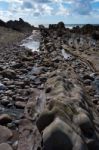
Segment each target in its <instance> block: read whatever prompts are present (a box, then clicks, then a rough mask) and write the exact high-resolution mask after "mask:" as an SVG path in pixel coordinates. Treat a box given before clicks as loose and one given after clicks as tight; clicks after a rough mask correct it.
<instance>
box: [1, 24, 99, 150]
mask: <svg viewBox="0 0 99 150" xmlns="http://www.w3.org/2000/svg"><path fill="white" fill-rule="evenodd" d="M57 26H58V27H57V28H56V27H55V28H53V27H51V28H49V29H47V28H44V27H41V28H40V35H39V36H40V38H39V39H40V47H39V51H31V50H29V49H27V48H25V47H20V42H19V41H20V40H19V39H21V40H22V39H24V38H25V37H26V35H27V34H24V33H19V32H16V31H13V30H7V28H4V30H3V34H2V29H3V28H1V30H0V34H1V37H0V44H1V47H0V131H1V133H2V134H1V135H0V150H3V149H4V150H6V149H9V150H98V149H99V65H98V64H99V59H97V58H99V51H98V50H99V40H98V39H97V40H95V39H93V38H92V36H91V33H90V34H81V33H80V34H79V32H77V33H74V31H73V30H69V29H65V28H64V24H63V23H59V24H58V25H57ZM5 31H6V32H5ZM94 32H96V30H94ZM97 32H98V30H97ZM34 33H36V32H33V34H34ZM8 35H9V36H8ZM7 37H8V38H7ZM15 37H16V38H15ZM3 39H6V40H5V41H4V40H3ZM34 40H36V39H34ZM6 43H7V44H6Z"/></svg>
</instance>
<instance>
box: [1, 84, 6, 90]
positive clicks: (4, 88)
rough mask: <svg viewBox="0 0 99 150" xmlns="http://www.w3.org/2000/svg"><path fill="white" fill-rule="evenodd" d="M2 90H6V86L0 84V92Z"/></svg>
mask: <svg viewBox="0 0 99 150" xmlns="http://www.w3.org/2000/svg"><path fill="white" fill-rule="evenodd" d="M2 90H6V86H5V85H4V84H2V83H0V91H2Z"/></svg>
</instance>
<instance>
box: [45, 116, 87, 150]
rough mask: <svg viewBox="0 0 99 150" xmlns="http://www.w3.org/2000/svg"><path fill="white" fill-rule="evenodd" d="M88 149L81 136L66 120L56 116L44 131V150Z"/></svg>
mask: <svg viewBox="0 0 99 150" xmlns="http://www.w3.org/2000/svg"><path fill="white" fill-rule="evenodd" d="M60 149H61V150H78V149H79V150H87V147H86V144H85V143H84V142H83V140H82V139H81V137H80V136H79V135H77V133H76V132H75V131H73V129H72V128H71V127H70V126H69V125H68V124H66V123H65V122H64V121H62V120H60V119H59V118H56V119H55V120H54V121H53V122H52V123H51V124H50V125H49V126H48V127H47V128H45V130H44V131H43V150H60Z"/></svg>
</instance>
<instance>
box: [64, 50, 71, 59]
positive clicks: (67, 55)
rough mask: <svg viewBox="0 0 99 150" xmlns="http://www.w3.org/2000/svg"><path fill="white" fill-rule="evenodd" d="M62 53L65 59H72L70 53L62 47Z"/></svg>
mask: <svg viewBox="0 0 99 150" xmlns="http://www.w3.org/2000/svg"><path fill="white" fill-rule="evenodd" d="M62 55H63V57H64V59H65V60H71V59H72V55H70V54H69V53H67V52H66V51H65V50H64V49H62Z"/></svg>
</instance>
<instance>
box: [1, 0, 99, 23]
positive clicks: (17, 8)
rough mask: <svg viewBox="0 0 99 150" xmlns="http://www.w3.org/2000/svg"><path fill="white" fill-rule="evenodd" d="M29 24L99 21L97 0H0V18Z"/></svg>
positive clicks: (98, 2) (98, 0)
mask: <svg viewBox="0 0 99 150" xmlns="http://www.w3.org/2000/svg"><path fill="white" fill-rule="evenodd" d="M18 18H23V19H24V20H25V21H28V22H30V23H31V24H34V25H38V24H49V23H57V22H59V21H64V22H65V23H66V24H84V23H94V24H96V23H99V0H0V19H3V20H4V21H7V20H10V19H12V20H15V19H18Z"/></svg>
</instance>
